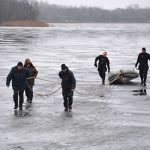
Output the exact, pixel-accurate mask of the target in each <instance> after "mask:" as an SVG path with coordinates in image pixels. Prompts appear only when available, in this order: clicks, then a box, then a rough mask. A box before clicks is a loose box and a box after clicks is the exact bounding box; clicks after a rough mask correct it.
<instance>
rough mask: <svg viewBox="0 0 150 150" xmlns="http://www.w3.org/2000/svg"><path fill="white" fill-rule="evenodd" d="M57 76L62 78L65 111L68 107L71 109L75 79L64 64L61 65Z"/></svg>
mask: <svg viewBox="0 0 150 150" xmlns="http://www.w3.org/2000/svg"><path fill="white" fill-rule="evenodd" d="M59 77H60V78H61V79H62V83H61V86H62V95H63V99H64V107H65V111H68V109H69V110H71V109H72V103H73V91H74V89H75V87H76V79H75V77H74V75H73V72H72V71H70V70H69V69H68V67H67V66H66V65H65V64H62V65H61V71H60V72H59Z"/></svg>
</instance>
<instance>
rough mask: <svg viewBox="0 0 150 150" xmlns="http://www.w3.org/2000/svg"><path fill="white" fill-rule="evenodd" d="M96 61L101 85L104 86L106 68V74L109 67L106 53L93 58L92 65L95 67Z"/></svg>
mask: <svg viewBox="0 0 150 150" xmlns="http://www.w3.org/2000/svg"><path fill="white" fill-rule="evenodd" d="M97 61H98V72H99V75H100V77H101V79H102V84H105V76H106V71H107V68H108V73H109V72H110V65H109V64H110V62H109V59H108V57H107V52H104V53H103V55H99V56H97V57H96V58H95V63H94V66H95V67H97ZM106 66H107V67H106Z"/></svg>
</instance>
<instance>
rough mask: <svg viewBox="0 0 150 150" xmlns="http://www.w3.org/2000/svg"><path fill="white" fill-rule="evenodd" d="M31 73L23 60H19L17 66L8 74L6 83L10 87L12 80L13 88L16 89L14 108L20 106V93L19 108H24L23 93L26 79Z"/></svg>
mask: <svg viewBox="0 0 150 150" xmlns="http://www.w3.org/2000/svg"><path fill="white" fill-rule="evenodd" d="M28 75H29V72H28V70H27V69H25V68H24V67H23V64H22V62H18V64H17V66H15V67H13V68H12V69H11V71H10V73H9V74H8V76H7V80H6V85H7V87H9V85H10V81H11V80H12V88H13V91H14V95H13V100H14V104H15V106H14V109H15V110H17V108H18V95H19V110H22V105H23V99H24V96H23V93H24V90H25V87H26V79H27V77H28Z"/></svg>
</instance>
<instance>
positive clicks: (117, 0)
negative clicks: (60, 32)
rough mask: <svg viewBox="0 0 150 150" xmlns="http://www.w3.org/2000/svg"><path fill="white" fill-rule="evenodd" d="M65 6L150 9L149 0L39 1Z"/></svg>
mask: <svg viewBox="0 0 150 150" xmlns="http://www.w3.org/2000/svg"><path fill="white" fill-rule="evenodd" d="M40 1H46V2H48V3H50V4H58V5H65V6H93V7H95V6H97V7H101V8H105V9H114V8H126V7H127V6H129V5H132V4H138V5H139V6H140V7H150V0H40Z"/></svg>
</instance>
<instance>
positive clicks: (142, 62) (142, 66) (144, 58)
mask: <svg viewBox="0 0 150 150" xmlns="http://www.w3.org/2000/svg"><path fill="white" fill-rule="evenodd" d="M148 60H150V54H148V53H146V48H142V52H141V53H140V54H139V55H138V58H137V62H136V64H135V67H137V65H138V64H139V66H138V68H139V75H140V78H141V85H144V86H146V79H147V72H148V69H149V66H148Z"/></svg>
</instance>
